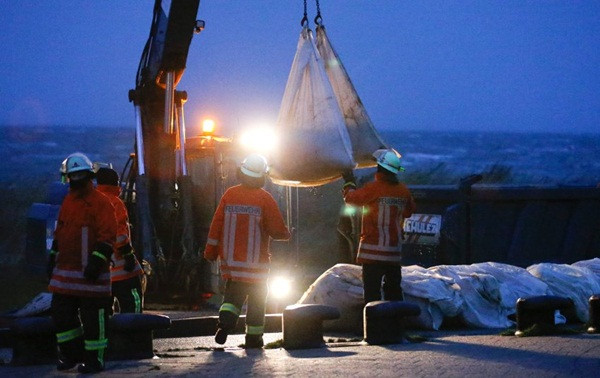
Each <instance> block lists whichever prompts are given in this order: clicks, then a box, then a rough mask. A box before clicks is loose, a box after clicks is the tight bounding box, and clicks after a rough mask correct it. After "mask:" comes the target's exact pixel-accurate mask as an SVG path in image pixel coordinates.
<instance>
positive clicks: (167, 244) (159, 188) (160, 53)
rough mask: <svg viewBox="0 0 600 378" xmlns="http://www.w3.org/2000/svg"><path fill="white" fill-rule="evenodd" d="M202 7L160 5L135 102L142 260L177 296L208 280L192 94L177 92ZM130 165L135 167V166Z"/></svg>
mask: <svg viewBox="0 0 600 378" xmlns="http://www.w3.org/2000/svg"><path fill="white" fill-rule="evenodd" d="M199 4H200V0H172V1H163V0H156V1H155V4H154V11H153V17H152V24H151V28H150V35H149V37H148V41H147V42H146V45H145V47H144V50H143V53H142V56H141V59H140V63H139V67H138V70H137V74H136V86H135V89H132V90H130V91H129V100H130V102H132V103H133V104H134V107H135V114H136V130H135V131H136V137H135V153H134V154H132V156H131V159H132V164H131V165H130V167H131V169H130V171H129V174H128V175H127V177H126V191H125V200H126V203H127V204H128V206H129V212H130V219H131V223H132V239H133V242H134V247H135V249H136V251H137V253H138V255H139V256H138V257H143V259H144V260H145V261H147V262H148V263H149V264H150V265H151V266H152V271H153V273H154V278H153V279H152V280H151V282H152V283H153V286H151V287H150V288H149V289H152V288H154V289H156V291H161V292H165V293H166V292H171V291H173V290H171V288H173V287H181V281H182V280H183V281H185V282H189V281H190V276H194V275H195V276H202V274H201V273H200V274H199V273H198V272H194V269H196V268H197V267H199V266H201V265H202V261H201V256H198V249H199V245H198V244H199V243H198V241H197V238H196V237H195V236H194V227H193V214H192V202H191V201H192V198H191V197H192V185H191V180H190V178H189V176H188V172H187V166H186V160H185V122H184V120H185V118H184V115H183V105H184V103H185V101H186V100H187V93H186V92H183V91H177V90H176V87H177V85H178V83H179V81H180V79H181V77H182V75H183V73H184V71H185V67H186V61H187V56H188V51H189V48H190V44H191V40H192V37H193V35H194V33H197V32H199V31H200V30H201V29H202V28H203V26H204V25H203V22H202V21H197V20H196V16H197V13H198V7H199ZM128 165H129V164H128Z"/></svg>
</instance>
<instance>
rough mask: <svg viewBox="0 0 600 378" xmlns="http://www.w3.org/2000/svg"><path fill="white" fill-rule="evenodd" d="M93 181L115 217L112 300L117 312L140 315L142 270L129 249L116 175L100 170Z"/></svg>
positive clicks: (117, 175)
mask: <svg viewBox="0 0 600 378" xmlns="http://www.w3.org/2000/svg"><path fill="white" fill-rule="evenodd" d="M96 182H97V183H98V186H97V187H96V188H97V189H98V190H99V191H100V192H101V193H103V194H104V195H106V196H107V197H108V198H109V199H110V202H111V203H112V204H113V206H114V208H115V215H116V217H117V237H116V240H115V248H114V250H113V258H112V261H113V264H112V266H111V269H110V280H111V282H112V295H113V298H116V299H117V301H118V302H119V312H120V313H141V312H142V307H143V304H144V297H143V294H142V281H141V276H142V275H143V274H144V271H143V270H142V266H141V265H140V263H139V261H138V259H137V258H136V256H135V253H134V251H133V248H132V246H131V239H130V232H129V217H128V215H127V208H126V207H125V204H124V203H123V201H121V198H119V195H120V194H121V188H120V187H119V174H118V173H117V172H116V171H115V170H114V169H112V168H107V167H101V168H100V169H98V171H97V172H96Z"/></svg>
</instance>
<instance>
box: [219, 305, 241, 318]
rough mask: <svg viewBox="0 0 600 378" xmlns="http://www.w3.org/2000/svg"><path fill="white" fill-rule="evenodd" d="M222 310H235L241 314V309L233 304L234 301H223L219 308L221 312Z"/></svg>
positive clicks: (237, 313)
mask: <svg viewBox="0 0 600 378" xmlns="http://www.w3.org/2000/svg"><path fill="white" fill-rule="evenodd" d="M221 311H229V312H233V313H234V314H236V315H238V316H239V315H240V313H241V311H240V309H239V308H237V307H235V306H234V305H233V303H223V304H222V305H221V308H220V309H219V312H221Z"/></svg>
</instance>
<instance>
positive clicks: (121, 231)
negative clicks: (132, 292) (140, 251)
mask: <svg viewBox="0 0 600 378" xmlns="http://www.w3.org/2000/svg"><path fill="white" fill-rule="evenodd" d="M97 189H98V190H99V191H100V192H101V193H102V194H104V195H106V196H107V197H108V199H109V200H110V202H111V203H112V205H113V207H114V208H115V216H116V217H117V237H116V240H115V248H114V250H113V256H112V262H113V263H112V266H111V268H110V280H111V281H113V282H115V281H123V280H127V279H129V278H132V277H136V276H141V275H142V274H144V271H143V270H142V266H141V265H140V263H139V261H137V259H136V261H135V268H134V269H133V270H132V271H131V272H128V271H126V270H125V269H124V265H125V259H123V256H122V255H121V252H119V248H120V247H122V246H124V245H127V244H130V243H131V239H130V237H129V236H130V230H129V216H128V215H127V207H125V204H124V203H123V201H121V198H119V195H120V194H121V188H119V187H118V186H114V185H98V186H97Z"/></svg>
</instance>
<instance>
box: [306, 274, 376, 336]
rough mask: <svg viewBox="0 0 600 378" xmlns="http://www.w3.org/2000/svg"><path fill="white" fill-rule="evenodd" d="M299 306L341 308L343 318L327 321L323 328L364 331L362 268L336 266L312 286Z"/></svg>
mask: <svg viewBox="0 0 600 378" xmlns="http://www.w3.org/2000/svg"><path fill="white" fill-rule="evenodd" d="M297 303H298V304H322V305H328V306H333V307H337V309H338V310H339V311H340V318H339V319H336V320H328V321H326V322H324V323H323V328H324V329H327V330H345V331H347V330H353V331H356V332H361V329H362V328H361V327H362V313H363V307H364V299H363V283H362V268H361V267H360V266H358V265H352V264H337V265H334V266H333V267H331V268H329V269H327V270H326V271H325V272H324V273H323V274H321V275H320V276H319V278H317V279H316V280H315V282H314V283H313V284H312V285H310V287H309V288H308V289H307V290H306V292H304V294H303V295H302V298H300V299H299V300H298V302H297Z"/></svg>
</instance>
